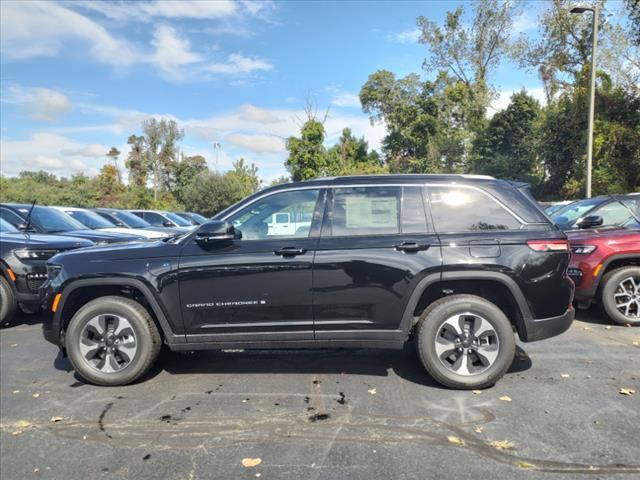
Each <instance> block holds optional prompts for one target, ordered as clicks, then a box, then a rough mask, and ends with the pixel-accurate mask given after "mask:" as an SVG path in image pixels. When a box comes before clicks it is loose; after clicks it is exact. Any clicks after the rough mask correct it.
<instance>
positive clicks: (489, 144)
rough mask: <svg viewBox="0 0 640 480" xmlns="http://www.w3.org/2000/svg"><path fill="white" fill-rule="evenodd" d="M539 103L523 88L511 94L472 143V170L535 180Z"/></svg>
mask: <svg viewBox="0 0 640 480" xmlns="http://www.w3.org/2000/svg"><path fill="white" fill-rule="evenodd" d="M540 110H541V109H540V104H539V103H538V101H537V100H535V99H534V98H532V97H530V96H529V95H527V93H526V92H525V91H521V92H519V93H515V94H514V95H513V96H512V97H511V103H510V104H509V105H508V106H507V108H506V109H505V110H502V111H500V112H497V113H496V114H495V115H494V116H493V117H492V118H491V120H490V121H489V123H488V126H487V128H486V130H485V131H484V132H483V134H482V135H481V136H480V137H479V138H478V139H477V140H476V142H475V144H474V162H473V171H474V172H475V173H480V174H485V175H492V176H495V177H498V178H504V179H508V180H521V181H527V182H534V183H538V182H539V180H540V179H537V178H536V176H537V174H539V172H540V168H539V166H538V163H537V157H536V150H535V148H532V147H535V146H536V145H537V141H538V139H537V123H538V119H539V117H540Z"/></svg>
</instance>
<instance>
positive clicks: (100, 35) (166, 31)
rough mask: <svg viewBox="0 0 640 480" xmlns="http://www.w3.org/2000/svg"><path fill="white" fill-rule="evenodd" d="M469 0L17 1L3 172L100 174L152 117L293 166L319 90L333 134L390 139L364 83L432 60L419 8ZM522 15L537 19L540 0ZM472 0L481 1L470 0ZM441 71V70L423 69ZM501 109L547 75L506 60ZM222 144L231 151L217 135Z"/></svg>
mask: <svg viewBox="0 0 640 480" xmlns="http://www.w3.org/2000/svg"><path fill="white" fill-rule="evenodd" d="M460 3H462V4H463V5H464V4H465V3H464V2H453V1H451V2H435V1H432V2H383V1H378V2H275V3H272V2H259V3H258V2H226V1H218V2H213V1H207V2H189V1H185V2H173V1H166V0H165V1H161V2H156V1H144V2H136V3H120V2H111V3H107V2H73V3H71V2H57V3H56V2H47V3H38V2H10V1H3V2H2V3H1V4H0V8H1V11H0V15H1V22H2V24H1V33H2V37H1V47H2V61H1V65H0V66H1V74H0V82H1V104H0V105H1V141H2V145H1V154H2V156H1V172H2V174H4V175H16V174H17V173H18V172H19V171H21V170H24V169H32V170H35V169H44V170H47V171H50V172H52V173H55V174H57V175H70V174H72V173H77V172H85V173H87V174H89V175H94V174H96V173H97V172H98V170H99V169H100V167H101V166H102V165H103V164H104V162H105V158H106V157H105V153H106V152H107V150H108V149H109V147H111V146H115V147H117V148H118V149H120V150H121V151H122V156H121V165H122V163H123V159H124V158H125V157H126V153H127V151H128V148H127V145H126V140H127V137H128V136H129V135H130V134H132V133H140V131H139V126H140V123H141V121H142V120H143V119H144V118H147V117H149V116H166V117H169V118H173V119H175V120H176V121H178V123H179V124H180V125H181V126H182V127H183V128H184V130H185V138H184V140H183V141H182V144H181V147H182V149H183V151H184V153H185V154H202V155H204V156H205V158H207V160H208V162H209V165H210V166H211V168H218V169H219V170H225V169H227V168H229V167H230V165H231V162H232V161H233V160H234V159H236V158H239V157H244V158H245V159H247V160H248V161H249V162H253V163H255V164H256V165H257V166H258V168H259V174H260V176H261V177H262V178H263V179H264V180H265V181H266V182H268V181H270V180H271V179H273V178H275V177H277V176H279V175H281V174H286V171H285V169H284V166H283V162H284V160H285V158H286V150H285V149H284V138H286V137H287V136H289V135H292V134H296V133H297V130H298V119H300V118H303V117H304V115H303V113H302V109H303V107H304V105H305V99H306V98H309V97H311V98H313V99H314V100H315V102H316V103H317V105H318V108H319V110H320V111H322V112H324V110H325V109H327V108H328V109H329V115H328V118H327V122H326V124H325V127H326V129H327V134H328V138H327V144H331V143H333V142H334V141H335V140H336V138H337V137H338V136H339V134H340V132H341V130H342V128H344V127H350V128H351V129H352V130H353V131H354V132H355V133H356V134H357V135H364V136H365V137H366V138H367V140H368V141H369V143H370V145H371V146H372V147H378V146H379V144H380V140H381V138H382V137H383V136H384V134H385V130H384V126H383V125H375V126H372V125H370V122H369V119H368V118H367V116H366V115H365V114H364V113H363V112H362V110H361V108H360V105H359V102H358V99H357V94H358V91H359V89H360V87H361V86H362V84H363V83H364V82H365V81H366V79H367V76H368V75H369V74H371V73H373V72H375V71H376V70H378V69H382V68H384V69H387V70H391V71H393V72H394V73H396V75H399V76H404V75H406V74H408V73H412V72H421V70H422V69H421V65H422V61H423V59H424V58H425V56H426V49H425V47H424V46H423V45H420V44H419V43H417V34H416V28H415V22H416V18H417V17H418V16H419V15H424V16H427V17H429V18H430V19H432V20H434V21H437V22H441V21H442V20H443V19H444V16H445V14H446V11H447V10H452V9H454V8H455V7H456V6H457V5H458V4H460ZM529 6H530V8H527V9H526V11H525V14H524V15H523V16H522V17H520V18H519V19H518V20H517V22H516V26H517V29H518V30H519V31H524V32H527V31H533V30H534V29H535V13H533V12H535V9H536V4H535V3H531V4H530V5H529ZM467 9H468V5H467ZM421 73H422V74H423V75H424V76H425V77H428V76H429V75H428V72H421ZM492 80H493V81H494V84H495V85H496V86H497V88H498V89H499V91H500V92H501V95H500V98H499V99H498V100H497V101H496V103H495V105H494V106H495V108H501V107H502V106H504V105H505V104H506V101H507V100H508V97H509V95H510V93H511V92H513V91H514V90H519V89H520V88H522V87H526V88H527V89H529V90H530V91H531V92H532V93H534V95H536V96H539V97H541V96H542V91H541V88H540V84H539V81H538V80H537V78H536V76H535V75H532V74H528V73H526V72H524V71H522V70H518V69H517V68H515V67H514V66H513V65H509V64H507V63H504V64H503V65H501V66H500V68H499V69H498V71H497V72H495V75H494V78H493V79H492ZM214 142H217V143H220V144H221V145H222V148H221V150H220V151H219V153H218V155H217V157H218V163H217V165H216V161H215V160H216V155H215V154H214V150H213V147H212V145H213V143H214Z"/></svg>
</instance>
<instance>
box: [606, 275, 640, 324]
mask: <svg viewBox="0 0 640 480" xmlns="http://www.w3.org/2000/svg"><path fill="white" fill-rule="evenodd" d="M629 277H632V278H634V280H635V283H636V284H640V267H639V266H637V265H630V266H627V267H620V268H616V269H615V270H611V271H610V272H607V273H605V275H604V276H603V277H602V282H601V284H600V298H599V304H600V308H601V310H602V313H603V314H604V315H606V316H607V317H609V318H610V319H611V320H612V321H613V322H615V323H617V324H620V325H627V324H629V325H640V314H639V313H640V312H638V304H635V305H634V306H632V311H630V313H631V315H629V316H627V315H625V314H624V313H623V312H621V311H620V310H618V308H617V306H616V297H615V294H616V293H619V291H618V287H619V285H620V283H621V282H622V281H623V280H625V279H626V278H629ZM638 301H639V302H640V297H638ZM634 315H635V316H634Z"/></svg>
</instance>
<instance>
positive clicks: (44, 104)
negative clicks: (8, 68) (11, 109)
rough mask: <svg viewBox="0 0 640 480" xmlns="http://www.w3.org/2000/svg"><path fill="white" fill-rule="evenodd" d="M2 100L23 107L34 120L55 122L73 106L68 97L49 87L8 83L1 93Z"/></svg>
mask: <svg viewBox="0 0 640 480" xmlns="http://www.w3.org/2000/svg"><path fill="white" fill-rule="evenodd" d="M2 102H3V103H9V104H15V105H18V106H20V107H21V108H23V109H24V110H25V111H26V112H27V114H28V115H29V116H30V117H31V118H33V119H35V120H43V121H46V122H55V121H56V120H58V119H59V118H60V117H62V116H64V115H65V114H67V113H69V112H70V111H71V110H72V109H73V106H72V105H71V101H70V100H69V97H67V96H66V95H64V94H63V93H60V92H58V91H56V90H51V89H49V88H24V87H21V86H20V85H10V86H8V87H7V89H6V91H4V92H3V94H2Z"/></svg>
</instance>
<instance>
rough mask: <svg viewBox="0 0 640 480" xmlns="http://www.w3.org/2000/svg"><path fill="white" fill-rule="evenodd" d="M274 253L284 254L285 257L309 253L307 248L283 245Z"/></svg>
mask: <svg viewBox="0 0 640 480" xmlns="http://www.w3.org/2000/svg"><path fill="white" fill-rule="evenodd" d="M273 253H275V254H276V255H282V256H283V257H295V256H296V255H302V254H304V253H307V249H306V248H298V247H283V248H279V249H278V250H276V251H275V252H273Z"/></svg>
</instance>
